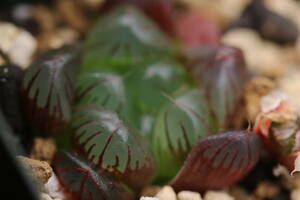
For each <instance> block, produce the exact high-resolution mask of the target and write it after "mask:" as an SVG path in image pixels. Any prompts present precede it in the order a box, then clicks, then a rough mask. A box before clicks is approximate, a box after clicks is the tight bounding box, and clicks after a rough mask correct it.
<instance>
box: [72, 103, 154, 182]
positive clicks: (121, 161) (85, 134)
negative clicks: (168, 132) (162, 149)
mask: <svg viewBox="0 0 300 200" xmlns="http://www.w3.org/2000/svg"><path fill="white" fill-rule="evenodd" d="M72 127H73V128H74V136H75V141H76V143H77V145H78V147H79V149H80V150H81V152H83V153H84V154H85V156H86V157H87V159H88V160H89V162H91V163H94V164H96V165H98V166H99V167H100V168H102V169H105V170H107V171H110V172H112V173H113V174H115V175H116V176H118V177H120V178H121V179H123V180H124V181H125V182H126V183H127V184H129V185H130V186H132V187H134V188H140V187H141V186H143V185H145V184H147V183H149V181H150V180H151V178H152V175H153V172H154V171H153V170H154V163H153V158H152V154H151V152H150V151H149V149H148V146H147V145H146V144H145V141H144V140H143V138H141V136H140V135H139V134H137V133H135V132H134V131H132V130H130V129H129V128H128V127H127V126H126V124H124V122H122V121H121V120H120V119H119V117H118V116H117V114H115V113H114V112H111V111H108V110H105V109H103V108H99V107H87V108H81V109H79V110H77V111H76V112H75V113H74V118H73V120H72Z"/></svg>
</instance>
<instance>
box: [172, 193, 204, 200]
mask: <svg viewBox="0 0 300 200" xmlns="http://www.w3.org/2000/svg"><path fill="white" fill-rule="evenodd" d="M177 197H178V200H202V198H201V195H200V194H199V193H198V192H191V191H181V192H179V193H178V194H177Z"/></svg>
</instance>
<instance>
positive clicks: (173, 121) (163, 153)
mask: <svg viewBox="0 0 300 200" xmlns="http://www.w3.org/2000/svg"><path fill="white" fill-rule="evenodd" d="M168 100H169V104H168V105H167V106H165V107H164V108H162V109H161V110H160V112H159V115H158V117H157V119H156V122H155V130H154V136H153V149H154V151H155V157H156V160H157V163H159V165H158V170H159V171H158V179H161V180H164V181H166V180H170V179H171V178H172V177H174V175H176V173H177V172H178V171H179V169H180V167H181V166H182V164H183V162H184V160H185V157H186V155H187V154H188V152H189V151H190V150H191V149H192V147H193V146H194V145H195V143H196V141H197V140H198V139H200V138H201V137H203V136H205V135H208V134H209V133H210V131H211V127H210V125H211V124H210V123H211V119H210V113H209V109H208V103H207V101H206V99H205V97H204V95H203V92H201V91H200V90H197V89H194V90H188V91H187V92H185V93H183V94H182V95H180V96H179V97H177V98H175V99H168Z"/></svg>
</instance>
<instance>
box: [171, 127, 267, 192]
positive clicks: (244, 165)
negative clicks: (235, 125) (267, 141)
mask: <svg viewBox="0 0 300 200" xmlns="http://www.w3.org/2000/svg"><path fill="white" fill-rule="evenodd" d="M260 148H261V144H260V140H259V137H257V135H255V134H254V133H252V132H249V131H228V132H220V133H218V134H215V135H211V136H208V137H205V138H203V139H201V140H200V141H199V142H198V144H197V145H196V146H195V147H194V148H193V149H192V151H191V152H190V154H189V155H188V157H187V159H186V161H185V163H184V165H183V167H182V168H181V170H180V171H179V173H178V175H177V176H176V177H175V179H174V180H173V181H172V182H171V185H172V186H173V187H174V188H175V189H176V190H196V191H203V190H208V189H220V188H222V187H224V186H227V185H229V184H232V183H234V182H236V181H238V180H240V179H241V178H243V177H244V176H245V175H246V174H247V173H248V172H249V171H250V170H251V169H252V168H253V167H254V166H255V164H256V162H257V161H258V159H259V155H260Z"/></svg>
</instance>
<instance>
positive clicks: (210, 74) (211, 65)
mask: <svg viewBox="0 0 300 200" xmlns="http://www.w3.org/2000/svg"><path fill="white" fill-rule="evenodd" d="M208 52H209V53H210V55H209V56H208V57H206V58H207V59H205V57H201V56H200V60H199V61H200V62H197V61H196V64H195V65H194V68H193V70H192V72H193V75H194V77H195V79H196V80H197V81H198V83H199V85H200V87H202V88H203V89H204V90H205V93H206V97H207V98H208V102H209V104H210V108H211V110H212V113H213V115H214V117H215V121H216V122H215V123H216V125H217V127H219V128H225V127H226V126H227V125H228V123H230V121H229V120H231V117H232V116H233V115H234V114H235V112H237V110H238V108H239V105H240V104H241V99H242V97H243V91H244V84H245V81H246V78H247V70H246V67H245V61H244V57H243V53H242V51H241V50H239V49H236V48H233V47H227V46H218V47H212V48H211V49H210V50H209V51H208V50H207V51H206V52H205V53H208Z"/></svg>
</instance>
